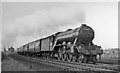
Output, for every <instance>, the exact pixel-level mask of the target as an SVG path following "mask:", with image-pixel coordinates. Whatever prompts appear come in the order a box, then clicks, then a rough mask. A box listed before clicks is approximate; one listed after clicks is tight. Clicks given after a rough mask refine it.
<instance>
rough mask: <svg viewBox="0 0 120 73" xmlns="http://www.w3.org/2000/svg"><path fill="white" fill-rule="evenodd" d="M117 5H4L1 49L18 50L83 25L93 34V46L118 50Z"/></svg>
mask: <svg viewBox="0 0 120 73" xmlns="http://www.w3.org/2000/svg"><path fill="white" fill-rule="evenodd" d="M117 5H118V3H117V2H71V3H70V2H9V3H7V2H3V3H2V24H3V25H2V46H10V45H13V46H15V47H19V46H21V45H23V44H25V43H28V42H30V41H33V40H36V39H38V38H40V37H45V36H48V35H51V34H53V33H55V32H58V31H64V30H67V29H70V28H72V29H73V28H77V27H79V26H81V24H82V23H86V24H87V25H89V26H91V27H92V28H93V29H94V31H95V38H94V40H93V43H94V44H96V45H100V46H102V47H103V48H104V49H106V48H117V47H118V7H117Z"/></svg>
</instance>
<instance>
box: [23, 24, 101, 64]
mask: <svg viewBox="0 0 120 73" xmlns="http://www.w3.org/2000/svg"><path fill="white" fill-rule="evenodd" d="M94 36H95V33H94V30H93V29H92V28H91V27H90V26H87V25H86V24H82V25H81V27H79V28H76V29H68V30H66V31H63V32H58V33H56V34H53V35H51V36H48V37H46V38H42V39H39V40H36V41H33V42H30V43H28V45H27V47H26V46H25V47H24V48H25V49H26V50H25V51H24V52H26V51H27V52H29V53H28V54H30V55H40V56H44V57H50V58H51V57H52V58H55V59H58V60H62V61H75V62H85V63H88V62H90V61H91V62H93V63H96V62H97V58H96V57H97V56H98V55H101V54H102V53H103V50H102V49H101V47H100V46H97V45H94V43H93V39H94Z"/></svg>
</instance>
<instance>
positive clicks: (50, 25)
mask: <svg viewBox="0 0 120 73" xmlns="http://www.w3.org/2000/svg"><path fill="white" fill-rule="evenodd" d="M83 22H85V13H84V12H83V11H82V10H81V9H79V8H75V7H73V8H72V7H64V8H63V7H59V8H58V7H53V8H51V9H49V10H46V9H42V10H39V11H36V12H35V13H34V14H31V15H26V16H23V17H20V18H16V19H15V20H14V21H13V22H10V23H8V24H5V25H3V31H2V34H3V39H2V40H3V41H2V43H3V45H6V46H10V45H11V44H18V43H19V46H20V45H22V44H23V43H26V42H29V41H32V40H33V39H37V38H40V37H44V36H48V35H51V34H53V33H55V32H58V31H60V29H58V28H59V27H61V26H66V25H74V24H76V23H83ZM22 41H24V42H22ZM20 42H21V43H22V44H21V43H20Z"/></svg>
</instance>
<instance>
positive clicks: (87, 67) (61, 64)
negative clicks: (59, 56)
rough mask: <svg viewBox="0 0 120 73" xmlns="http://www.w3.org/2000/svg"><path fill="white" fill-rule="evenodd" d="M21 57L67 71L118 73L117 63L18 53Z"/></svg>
mask: <svg viewBox="0 0 120 73" xmlns="http://www.w3.org/2000/svg"><path fill="white" fill-rule="evenodd" d="M16 56H19V57H21V58H24V59H27V60H32V61H34V62H41V63H44V64H48V65H50V66H54V67H58V68H61V69H63V70H66V71H89V72H90V71H91V72H99V73H106V72H112V73H113V72H115V73H118V72H119V71H118V67H117V66H116V65H109V64H102V63H98V64H96V65H94V64H85V63H76V62H68V61H58V60H53V59H46V58H38V57H37V58H36V57H26V56H21V55H16Z"/></svg>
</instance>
